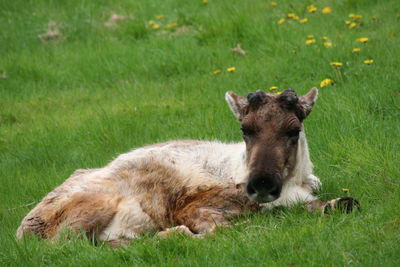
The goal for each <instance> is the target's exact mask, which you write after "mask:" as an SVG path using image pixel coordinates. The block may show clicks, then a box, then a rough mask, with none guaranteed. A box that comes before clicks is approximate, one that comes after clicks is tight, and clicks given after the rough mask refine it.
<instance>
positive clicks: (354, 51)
mask: <svg viewBox="0 0 400 267" xmlns="http://www.w3.org/2000/svg"><path fill="white" fill-rule="evenodd" d="M360 51H361V48H353V50H351V52H353V53H358V52H360Z"/></svg>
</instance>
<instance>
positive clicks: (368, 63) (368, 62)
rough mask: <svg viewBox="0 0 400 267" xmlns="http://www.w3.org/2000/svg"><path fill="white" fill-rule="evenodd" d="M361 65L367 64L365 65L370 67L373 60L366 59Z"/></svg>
mask: <svg viewBox="0 0 400 267" xmlns="http://www.w3.org/2000/svg"><path fill="white" fill-rule="evenodd" d="M363 63H364V64H367V65H371V64H372V63H374V60H373V59H366V60H364V61H363Z"/></svg>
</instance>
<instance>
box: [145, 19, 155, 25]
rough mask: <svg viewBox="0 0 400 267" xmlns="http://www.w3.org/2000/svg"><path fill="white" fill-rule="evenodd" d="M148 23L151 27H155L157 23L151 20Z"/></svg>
mask: <svg viewBox="0 0 400 267" xmlns="http://www.w3.org/2000/svg"><path fill="white" fill-rule="evenodd" d="M147 23H148V24H149V25H154V24H156V22H155V21H154V20H149V21H148V22H147Z"/></svg>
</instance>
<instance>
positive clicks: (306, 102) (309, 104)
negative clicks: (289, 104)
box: [299, 87, 318, 119]
mask: <svg viewBox="0 0 400 267" xmlns="http://www.w3.org/2000/svg"><path fill="white" fill-rule="evenodd" d="M317 98H318V89H317V88H315V87H314V88H312V89H311V90H310V91H309V92H308V93H307V94H306V95H304V96H302V97H300V99H299V108H300V113H301V115H302V119H305V118H306V117H307V116H308V114H310V112H311V110H312V108H313V106H314V103H315V101H316V100H317Z"/></svg>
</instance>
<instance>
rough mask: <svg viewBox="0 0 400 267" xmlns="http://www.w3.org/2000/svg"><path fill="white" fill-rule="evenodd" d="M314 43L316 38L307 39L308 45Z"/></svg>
mask: <svg viewBox="0 0 400 267" xmlns="http://www.w3.org/2000/svg"><path fill="white" fill-rule="evenodd" d="M313 43H315V40H314V39H310V40H307V41H306V42H305V44H306V45H310V44H313Z"/></svg>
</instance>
